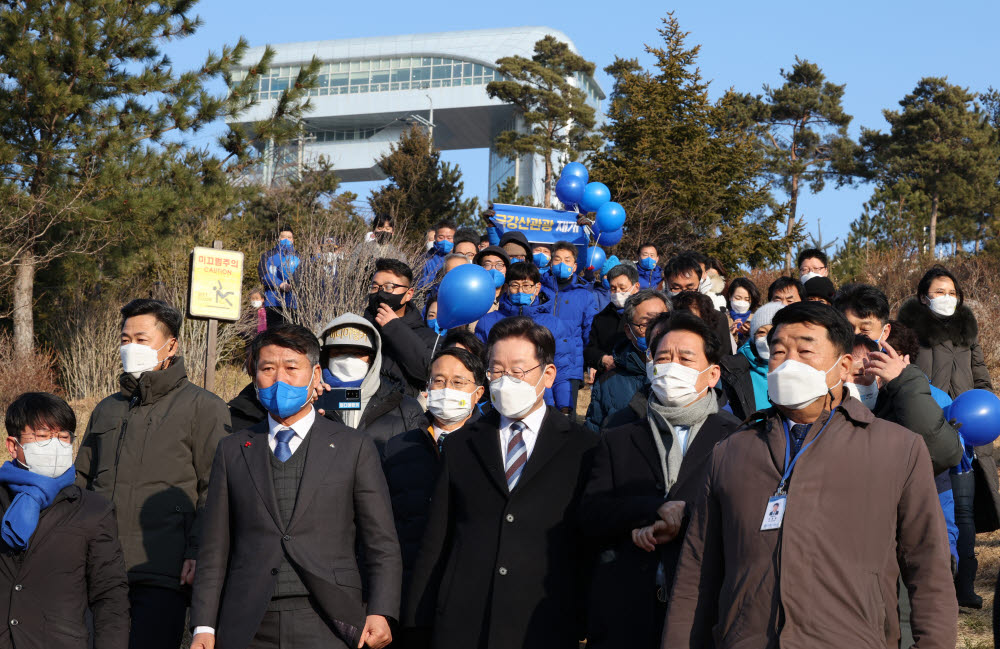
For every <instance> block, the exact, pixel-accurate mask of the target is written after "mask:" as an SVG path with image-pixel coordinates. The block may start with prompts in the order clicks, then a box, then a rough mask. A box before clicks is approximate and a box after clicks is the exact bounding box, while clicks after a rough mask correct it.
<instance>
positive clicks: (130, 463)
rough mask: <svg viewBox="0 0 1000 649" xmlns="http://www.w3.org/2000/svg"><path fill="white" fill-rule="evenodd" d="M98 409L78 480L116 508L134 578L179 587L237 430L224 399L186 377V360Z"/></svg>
mask: <svg viewBox="0 0 1000 649" xmlns="http://www.w3.org/2000/svg"><path fill="white" fill-rule="evenodd" d="M119 383H120V384H121V391H119V392H118V393H116V394H113V395H111V396H110V397H107V398H106V399H104V400H103V401H101V402H100V403H99V404H97V407H96V408H94V412H93V413H92V414H91V415H90V421H89V422H88V423H87V430H86V433H85V434H84V438H83V442H82V443H81V445H80V451H79V453H78V454H77V456H76V483H77V485H79V486H80V487H83V488H86V489H90V490H91V491H96V492H97V493H99V494H100V495H102V496H104V497H105V498H107V499H108V500H110V501H111V503H112V504H113V505H114V507H115V514H116V516H117V518H118V534H119V536H120V538H121V543H122V549H123V550H124V552H125V565H126V567H127V568H128V577H129V583H131V584H143V585H150V586H162V587H164V588H170V589H173V590H179V589H180V588H181V586H180V575H181V567H182V565H183V563H184V560H185V559H196V558H197V556H198V538H199V534H200V527H201V518H202V516H203V511H204V507H205V499H206V497H207V496H208V478H209V475H210V474H211V471H212V458H213V457H214V456H215V447H216V446H218V444H219V441H220V440H221V439H222V438H223V437H225V436H226V435H227V434H228V433H230V432H232V428H231V426H230V420H229V410H228V409H227V408H226V403H225V402H224V401H223V400H222V399H220V398H219V397H217V396H215V395H214V394H212V393H211V392H209V391H208V390H205V389H203V388H200V387H198V386H197V385H195V384H194V383H191V382H190V381H188V379H187V372H186V371H185V370H184V360H183V359H182V358H177V357H175V358H174V360H173V361H172V362H171V363H170V365H169V366H168V367H167V368H166V369H163V370H158V371H154V372H145V373H143V374H142V375H140V377H139V378H138V379H135V378H133V377H132V375H130V374H122V375H121V377H120V378H119Z"/></svg>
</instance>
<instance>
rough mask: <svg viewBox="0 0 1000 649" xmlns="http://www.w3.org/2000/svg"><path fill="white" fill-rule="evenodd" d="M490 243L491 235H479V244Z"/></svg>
mask: <svg viewBox="0 0 1000 649" xmlns="http://www.w3.org/2000/svg"><path fill="white" fill-rule="evenodd" d="M489 241H490V235H488V234H481V235H479V243H489Z"/></svg>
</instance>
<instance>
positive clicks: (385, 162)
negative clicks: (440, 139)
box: [368, 126, 479, 237]
mask: <svg viewBox="0 0 1000 649" xmlns="http://www.w3.org/2000/svg"><path fill="white" fill-rule="evenodd" d="M378 166H379V168H380V169H381V170H382V173H384V174H385V175H386V176H387V177H388V178H389V183H388V184H386V185H385V186H383V187H381V188H380V189H378V190H372V193H371V195H369V197H368V204H369V205H370V206H371V208H372V211H373V212H375V213H376V214H388V215H391V216H392V217H393V218H394V219H397V221H399V222H402V223H405V224H406V227H407V233H408V235H409V236H411V237H422V236H423V234H424V233H425V232H426V231H427V230H428V229H430V228H431V227H433V226H434V224H435V223H437V222H438V221H440V220H442V219H449V220H453V221H456V222H457V223H458V224H459V225H472V226H474V225H475V219H474V218H473V215H474V214H475V213H476V210H477V208H478V206H479V201H478V199H476V198H470V199H463V198H462V192H463V190H464V187H465V184H464V183H463V182H462V172H461V171H460V170H459V168H458V166H457V165H453V164H450V163H447V162H441V152H440V151H437V150H433V151H431V150H430V139H429V138H428V135H427V133H426V132H425V131H424V130H423V129H422V128H420V127H416V126H415V127H413V128H411V129H410V130H409V131H406V132H404V133H403V135H402V137H400V139H399V142H397V143H395V144H393V145H392V147H391V149H390V151H389V153H388V154H386V155H383V156H382V157H381V158H379V160H378Z"/></svg>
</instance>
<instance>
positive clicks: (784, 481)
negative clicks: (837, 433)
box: [775, 411, 836, 495]
mask: <svg viewBox="0 0 1000 649" xmlns="http://www.w3.org/2000/svg"><path fill="white" fill-rule="evenodd" d="M834 412H836V411H831V412H830V416H829V417H827V419H826V423H825V424H823V427H822V428H820V429H819V432H818V433H816V437H813V438H812V440H811V441H810V442H809V443H808V444H806V445H805V446H803V447H802V448H801V449H799V452H798V453H797V454H796V455H795V457H794V458H793V457H791V454H792V436H791V434H790V433H789V432H788V420H787V419H785V418H784V417H782V418H781V425H782V426H783V427H784V429H785V473H784V474H783V475H782V476H781V483H780V484H779V485H778V491H777V492H776V493H775V495H782V494H785V493H788V492H787V490H786V487H787V486H788V479H789V478H790V477H792V469H794V468H795V463H796V462H798V461H799V458H800V457H802V455H803V453H805V452H806V449H807V448H809V447H810V446H812V445H813V443H814V442H815V441H816V440H818V439H819V436H820V435H822V434H823V431H825V430H826V427H827V426H829V425H830V422H831V421H833V413H834ZM789 459H790V460H791V462H789Z"/></svg>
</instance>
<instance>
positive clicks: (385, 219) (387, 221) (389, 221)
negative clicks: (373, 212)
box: [372, 214, 396, 230]
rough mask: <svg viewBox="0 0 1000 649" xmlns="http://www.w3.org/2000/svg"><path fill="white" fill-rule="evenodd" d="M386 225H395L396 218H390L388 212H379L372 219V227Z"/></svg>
mask: <svg viewBox="0 0 1000 649" xmlns="http://www.w3.org/2000/svg"><path fill="white" fill-rule="evenodd" d="M386 225H388V226H389V227H395V225H396V219H394V218H392V216H390V215H389V214H380V215H378V216H376V217H375V218H374V220H372V229H373V230H374V229H375V228H381V227H384V226H386Z"/></svg>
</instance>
